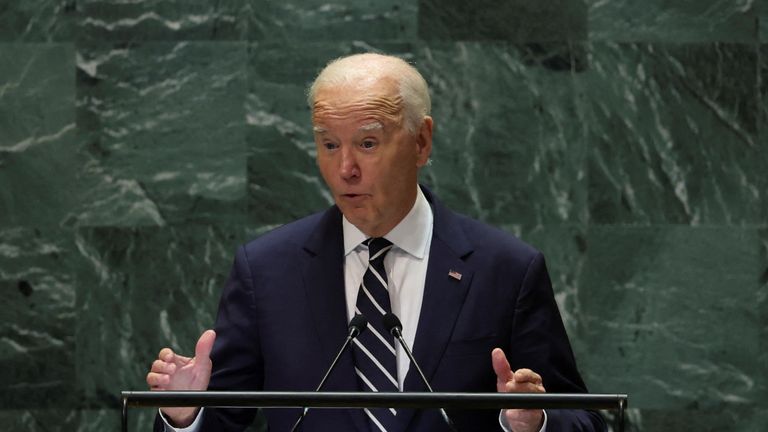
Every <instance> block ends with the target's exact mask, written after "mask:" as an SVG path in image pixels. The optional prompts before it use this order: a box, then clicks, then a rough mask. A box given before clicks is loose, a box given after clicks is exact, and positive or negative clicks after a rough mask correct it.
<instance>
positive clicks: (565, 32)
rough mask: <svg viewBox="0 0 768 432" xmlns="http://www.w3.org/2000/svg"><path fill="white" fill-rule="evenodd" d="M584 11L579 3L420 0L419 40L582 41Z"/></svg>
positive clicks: (571, 0) (572, 0)
mask: <svg viewBox="0 0 768 432" xmlns="http://www.w3.org/2000/svg"><path fill="white" fill-rule="evenodd" d="M586 35H587V8H586V5H585V4H584V2H582V1H579V0H550V1H546V2H535V1H527V0H511V1H510V0H507V1H504V2H499V1H494V0H476V1H472V2H468V1H462V0H449V1H445V0H442V1H441V0H420V1H419V37H420V38H422V39H427V40H436V41H438V40H439V41H446V40H463V41H470V40H471V41H478V40H507V41H514V42H563V41H581V40H584V39H586Z"/></svg>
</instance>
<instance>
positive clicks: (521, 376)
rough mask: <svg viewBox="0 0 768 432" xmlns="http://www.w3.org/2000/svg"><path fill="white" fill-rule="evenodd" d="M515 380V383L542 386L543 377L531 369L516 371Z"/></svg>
mask: <svg viewBox="0 0 768 432" xmlns="http://www.w3.org/2000/svg"><path fill="white" fill-rule="evenodd" d="M513 379H514V380H515V382H518V383H532V384H541V383H542V380H541V375H539V374H537V373H536V372H534V371H532V370H530V369H525V368H523V369H518V370H516V371H515V373H514V376H513Z"/></svg>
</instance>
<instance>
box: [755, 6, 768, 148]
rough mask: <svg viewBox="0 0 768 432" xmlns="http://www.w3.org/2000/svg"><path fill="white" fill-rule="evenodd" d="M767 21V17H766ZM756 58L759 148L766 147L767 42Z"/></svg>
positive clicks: (767, 108) (767, 130)
mask: <svg viewBox="0 0 768 432" xmlns="http://www.w3.org/2000/svg"><path fill="white" fill-rule="evenodd" d="M766 8H768V5H766ZM766 21H768V18H766ZM758 58H759V59H760V64H759V68H758V71H759V72H758V73H759V77H758V79H759V80H760V81H759V82H760V88H759V98H760V99H759V101H760V104H759V105H758V113H757V115H758V142H759V144H760V147H761V148H764V149H765V148H768V103H766V102H768V44H760V48H759V53H758Z"/></svg>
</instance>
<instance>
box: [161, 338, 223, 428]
mask: <svg viewBox="0 0 768 432" xmlns="http://www.w3.org/2000/svg"><path fill="white" fill-rule="evenodd" d="M215 340H216V332H214V331H213V330H206V331H205V332H203V334H202V335H201V336H200V339H198V341H197V345H196V346H195V356H194V357H193V358H189V357H184V356H181V355H179V354H176V353H175V352H173V350H172V349H170V348H163V349H162V350H160V354H158V356H157V360H155V361H154V362H153V363H152V369H151V370H150V371H149V373H148V374H147V384H149V388H150V390H171V391H176V390H179V391H181V390H192V391H203V390H206V389H208V381H210V379H211V366H212V363H211V349H212V348H213V342H214V341H215ZM198 409H199V408H195V407H179V408H168V407H166V408H162V411H163V414H165V416H166V417H167V418H168V419H169V420H170V421H171V422H172V423H173V424H172V426H174V427H187V426H189V425H190V424H192V422H193V421H194V420H195V417H196V416H197V411H198Z"/></svg>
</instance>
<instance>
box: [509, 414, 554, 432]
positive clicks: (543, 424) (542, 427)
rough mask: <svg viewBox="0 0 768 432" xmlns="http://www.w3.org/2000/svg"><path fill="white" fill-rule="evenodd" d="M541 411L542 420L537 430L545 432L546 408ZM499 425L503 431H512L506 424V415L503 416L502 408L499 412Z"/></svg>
mask: <svg viewBox="0 0 768 432" xmlns="http://www.w3.org/2000/svg"><path fill="white" fill-rule="evenodd" d="M542 411H543V412H544V421H543V422H542V423H541V429H539V432H547V410H542ZM499 426H501V429H502V430H503V431H504V432H512V429H511V428H510V427H509V425H508V424H507V417H505V416H504V410H501V411H500V412H499Z"/></svg>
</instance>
